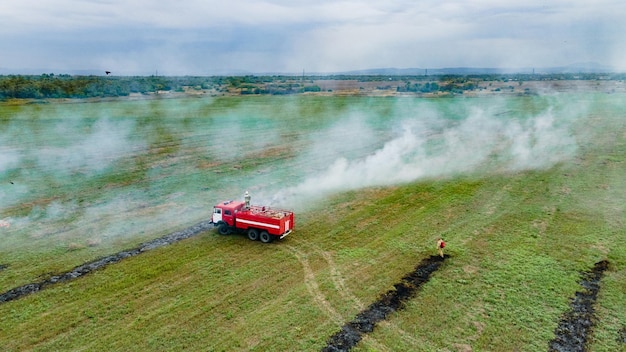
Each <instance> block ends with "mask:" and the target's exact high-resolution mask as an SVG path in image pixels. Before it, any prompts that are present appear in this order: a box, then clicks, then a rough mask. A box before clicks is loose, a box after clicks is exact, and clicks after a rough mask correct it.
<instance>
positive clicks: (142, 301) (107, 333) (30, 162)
mask: <svg viewBox="0 0 626 352" xmlns="http://www.w3.org/2000/svg"><path fill="white" fill-rule="evenodd" d="M0 112H1V113H2V114H1V115H0V116H1V117H0V148H2V149H1V150H0V152H1V155H2V156H1V157H0V220H2V221H4V222H5V223H6V224H8V225H10V226H8V227H0V236H1V238H2V244H1V245H0V265H1V266H2V268H3V269H2V270H0V291H1V292H4V291H6V290H9V289H11V288H13V287H16V286H20V285H24V284H27V283H30V282H35V281H37V280H40V279H41V278H45V277H49V276H50V275H53V274H55V273H59V272H63V271H66V270H69V269H71V268H73V267H75V266H77V265H79V264H81V263H83V262H86V261H89V260H93V259H95V258H98V257H100V256H104V255H107V254H111V253H114V252H117V251H120V250H123V249H127V248H131V247H134V246H136V245H137V244H138V243H141V242H144V241H146V240H149V239H153V238H156V237H159V236H162V235H165V234H167V233H170V232H173V231H176V230H179V229H181V228H184V227H187V226H190V225H192V224H194V223H196V222H198V221H201V220H205V219H206V218H208V216H209V214H210V211H211V206H212V205H213V203H215V202H218V201H220V200H223V199H233V198H241V196H242V194H243V192H244V191H245V190H249V191H250V192H251V193H252V196H253V203H259V204H270V205H275V206H281V207H289V208H291V209H294V210H296V212H297V213H296V231H295V233H294V234H292V235H290V236H288V237H287V238H285V240H283V241H280V242H275V243H272V244H271V245H264V244H261V243H259V242H250V241H249V240H247V239H246V238H244V237H243V236H219V235H217V234H216V232H215V231H209V232H206V233H203V234H201V235H199V236H196V237H193V238H190V239H188V240H184V241H181V242H178V243H176V244H173V245H170V246H166V247H162V248H158V249H155V250H152V251H148V252H146V253H144V254H141V255H139V256H136V257H132V258H128V259H126V260H124V261H122V262H120V263H117V264H114V265H111V266H108V267H106V268H105V269H103V270H99V271H96V272H94V273H91V274H89V275H87V276H85V277H82V278H80V279H77V280H74V281H71V282H68V283H62V284H58V285H54V286H51V287H49V288H47V289H45V290H42V291H41V292H37V293H35V294H31V295H28V296H26V297H23V298H20V299H17V300H14V301H10V302H6V303H3V304H0V316H2V319H0V345H2V346H3V349H4V350H7V351H23V350H35V351H49V350H72V351H78V350H88V351H96V350H115V351H134V350H155V351H159V350H160V351H171V350H183V349H187V350H202V351H206V350H209V351H232V350H254V351H314V350H320V349H322V348H323V347H324V346H326V343H327V341H328V339H329V338H330V336H332V335H333V334H334V333H335V332H336V331H337V330H339V328H340V327H341V326H342V325H343V324H344V323H346V322H348V321H350V320H351V319H353V318H354V317H355V315H357V314H358V313H359V312H360V311H362V310H363V309H364V308H365V307H367V306H368V305H369V304H370V303H372V302H374V301H375V300H376V299H377V298H378V297H379V296H380V295H381V294H383V293H385V292H386V291H388V290H389V289H391V288H392V287H393V285H394V284H395V283H397V282H398V281H399V280H400V279H401V278H402V277H403V276H404V275H405V274H407V273H408V272H411V271H412V270H413V269H414V268H415V266H416V265H417V264H418V263H420V261H421V260H423V259H424V258H426V257H428V256H431V255H433V254H435V249H434V245H435V240H436V239H437V236H443V237H444V239H445V240H446V242H447V243H448V246H447V247H446V253H447V254H449V255H450V257H449V258H447V259H446V261H445V262H444V264H443V265H442V266H441V268H440V269H439V270H437V271H436V272H435V273H434V274H433V275H432V277H431V279H430V281H428V283H427V284H425V285H424V286H423V287H422V288H421V289H420V290H419V292H417V294H416V295H415V297H413V298H412V299H410V300H409V301H408V302H407V303H406V305H405V307H404V309H402V310H399V311H397V312H395V313H393V314H392V315H391V316H389V317H388V319H387V320H385V321H383V322H382V323H380V324H379V325H378V326H377V327H376V329H375V330H374V331H373V332H372V333H370V334H367V335H365V336H364V338H363V340H362V341H361V342H360V343H359V344H358V345H357V346H356V347H355V348H354V350H355V351H409V350H411V351H442V350H449V351H472V350H473V351H514V350H518V351H545V350H547V349H548V344H549V342H550V340H552V339H553V338H554V335H555V328H556V327H557V325H558V323H559V320H560V319H561V318H562V316H563V314H564V313H565V312H566V311H567V310H568V308H569V303H570V300H571V299H572V298H573V297H574V295H575V293H576V292H577V291H579V290H581V287H580V285H579V282H580V273H581V272H583V271H587V270H589V269H590V268H592V267H593V265H594V264H595V263H596V262H598V261H600V260H605V259H606V260H608V261H609V263H610V264H609V269H608V270H607V271H606V272H605V274H604V277H603V279H602V281H601V289H600V292H599V295H598V298H597V302H596V306H595V308H596V320H595V326H594V328H593V333H592V335H591V337H590V339H589V342H588V347H589V350H591V351H619V350H625V346H626V345H625V344H624V342H623V340H621V339H623V337H622V338H621V336H623V335H624V334H626V333H625V332H624V331H626V308H624V302H626V284H625V283H626V277H625V276H626V269H625V268H626V231H625V226H624V221H625V220H626V211H625V210H624V203H625V200H626V185H625V182H624V180H626V165H625V164H624V161H625V159H626V100H625V99H624V96H623V95H621V94H600V93H568V94H555V95H542V96H525V97H497V96H493V97H483V98H471V99H467V98H442V99H414V98H367V97H307V96H300V97H244V98H240V97H227V98H219V99H208V98H196V99H163V100H152V101H115V102H102V103H50V104H32V105H4V106H0Z"/></svg>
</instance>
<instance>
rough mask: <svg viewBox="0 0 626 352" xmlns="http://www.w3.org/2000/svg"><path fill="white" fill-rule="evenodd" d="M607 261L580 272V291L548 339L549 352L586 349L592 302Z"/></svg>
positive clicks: (590, 327)
mask: <svg viewBox="0 0 626 352" xmlns="http://www.w3.org/2000/svg"><path fill="white" fill-rule="evenodd" d="M608 267H609V262H608V261H606V260H602V261H600V262H597V263H596V264H595V265H594V267H593V269H591V270H590V271H589V272H586V273H582V274H581V276H582V280H581V282H580V285H581V286H582V287H583V290H582V291H578V292H576V295H575V297H574V298H573V299H572V303H571V304H570V310H569V311H568V312H566V313H565V314H564V316H563V318H562V319H561V321H560V322H559V326H558V327H557V328H556V329H555V331H554V333H555V335H556V337H555V338H554V339H553V340H552V341H550V345H549V351H550V352H575V351H581V352H583V351H586V350H587V341H588V340H587V339H588V337H589V335H590V334H591V333H592V329H593V325H594V320H595V314H594V313H595V309H594V307H593V306H594V304H595V303H596V299H597V298H598V292H599V291H600V280H601V279H602V275H603V274H604V271H605V270H606V269H608Z"/></svg>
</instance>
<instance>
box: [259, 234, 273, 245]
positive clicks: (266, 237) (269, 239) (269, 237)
mask: <svg viewBox="0 0 626 352" xmlns="http://www.w3.org/2000/svg"><path fill="white" fill-rule="evenodd" d="M259 239H260V240H261V242H263V243H270V242H272V240H273V239H274V236H272V235H270V234H269V233H267V231H261V233H260V234H259Z"/></svg>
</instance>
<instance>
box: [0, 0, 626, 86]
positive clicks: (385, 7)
mask: <svg viewBox="0 0 626 352" xmlns="http://www.w3.org/2000/svg"><path fill="white" fill-rule="evenodd" d="M625 18H626V1H623V0H594V1H589V0H570V1H560V0H558V1H550V0H542V1H539V0H524V1H519V0H513V1H508V0H386V1H380V0H363V1H342V0H228V1H225V0H219V1H216V0H179V1H177V0H169V1H161V0H159V1H156V0H80V1H78V0H0V23H2V30H1V31H0V73H1V72H7V70H10V71H16V70H17V71H24V72H26V71H27V70H39V69H42V70H46V71H43V72H41V73H44V72H48V71H49V70H53V71H52V72H54V73H68V72H75V71H77V70H96V71H97V72H104V70H109V71H112V72H113V73H114V74H118V75H149V74H154V73H155V72H158V74H163V75H181V74H183V75H184V74H188V75H208V74H220V73H232V72H250V73H270V72H271V73H276V72H281V73H301V72H302V71H303V70H304V71H305V72H309V73H314V72H338V71H348V70H359V69H371V68H445V67H495V68H512V67H513V68H515V67H552V66H564V65H569V64H572V63H582V62H596V63H598V64H602V65H607V66H612V67H614V68H615V69H617V70H620V71H626V19H625ZM13 73H19V72H13ZM29 73H31V72H29Z"/></svg>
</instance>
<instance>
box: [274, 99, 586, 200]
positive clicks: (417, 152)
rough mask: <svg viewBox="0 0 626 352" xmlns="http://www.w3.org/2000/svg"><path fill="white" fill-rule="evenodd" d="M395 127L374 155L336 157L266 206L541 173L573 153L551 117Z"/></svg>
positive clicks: (481, 115) (482, 116) (473, 116)
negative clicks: (418, 183) (471, 176)
mask: <svg viewBox="0 0 626 352" xmlns="http://www.w3.org/2000/svg"><path fill="white" fill-rule="evenodd" d="M399 125H400V126H401V130H400V131H399V133H397V134H396V135H395V136H394V137H393V138H392V139H390V140H389V141H387V142H386V143H384V145H383V146H382V147H381V148H379V149H378V150H375V151H374V152H372V153H371V154H369V155H367V156H365V157H362V158H356V159H350V158H347V157H344V156H339V157H337V158H336V159H335V160H334V161H333V162H332V164H330V166H328V167H327V168H326V169H325V170H323V171H321V172H320V173H318V174H315V175H312V176H309V177H306V178H305V179H304V180H303V181H302V182H301V183H299V184H298V185H295V186H293V187H290V188H288V189H286V190H284V191H279V192H278V193H276V194H275V196H274V198H273V200H272V203H274V204H277V205H281V206H282V205H285V206H297V205H300V204H303V203H304V200H305V199H306V200H307V202H310V201H311V200H313V199H316V198H320V197H323V196H325V195H328V194H330V193H334V192H340V191H347V190H354V189H359V188H362V187H370V186H385V185H393V184H402V183H407V182H412V181H415V180H418V179H422V178H433V177H447V176H451V175H455V174H459V173H471V172H474V171H475V170H477V169H479V168H480V170H481V171H480V172H485V171H487V172H499V171H520V170H526V169H537V168H546V167H550V166H552V165H554V164H555V163H558V162H560V161H564V160H567V159H568V158H571V157H572V156H573V155H574V154H575V153H576V149H577V144H576V140H575V138H573V137H572V136H571V132H570V131H569V130H568V129H567V127H566V126H565V125H563V126H560V125H559V124H557V123H556V119H555V117H554V116H553V114H552V112H551V111H546V112H544V113H541V114H539V115H537V116H534V117H532V118H528V119H526V120H519V119H508V118H506V117H495V116H493V115H490V114H489V113H488V112H486V111H484V110H480V109H473V110H472V111H471V112H470V113H469V116H468V117H467V118H465V119H462V120H460V121H444V120H443V119H404V120H401V121H400V122H399ZM352 128H353V129H354V125H352ZM362 128H363V126H361V129H362ZM331 132H332V130H331ZM370 132H371V131H370ZM331 135H332V133H331ZM365 135H367V133H365ZM339 140H343V141H344V142H348V141H349V140H350V139H339Z"/></svg>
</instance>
